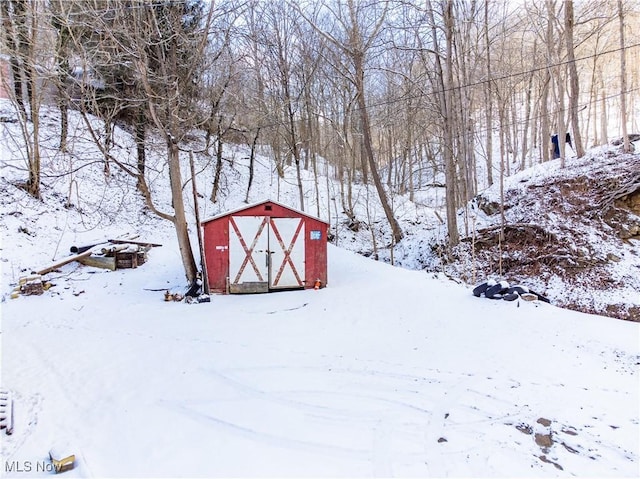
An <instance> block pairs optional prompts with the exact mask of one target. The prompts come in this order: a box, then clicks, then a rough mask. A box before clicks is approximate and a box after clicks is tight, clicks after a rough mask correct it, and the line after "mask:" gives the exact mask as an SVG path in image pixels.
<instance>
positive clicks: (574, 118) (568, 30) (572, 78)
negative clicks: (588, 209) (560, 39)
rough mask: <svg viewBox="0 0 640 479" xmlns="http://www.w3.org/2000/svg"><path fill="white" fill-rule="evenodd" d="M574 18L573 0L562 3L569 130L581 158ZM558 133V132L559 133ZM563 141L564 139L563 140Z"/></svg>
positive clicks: (577, 153) (578, 85) (582, 151)
mask: <svg viewBox="0 0 640 479" xmlns="http://www.w3.org/2000/svg"><path fill="white" fill-rule="evenodd" d="M574 23H575V18H574V14H573V0H565V2H564V30H565V40H566V42H567V59H568V67H569V85H570V89H569V118H570V122H571V129H572V130H573V144H574V145H575V150H576V156H577V157H578V158H581V157H583V156H584V147H583V146H582V134H581V132H580V122H579V121H578V120H579V117H578V110H579V105H578V102H579V99H580V81H579V78H578V68H577V67H576V54H575V50H574V40H573V25H574ZM559 133H560V132H559ZM563 141H564V139H563Z"/></svg>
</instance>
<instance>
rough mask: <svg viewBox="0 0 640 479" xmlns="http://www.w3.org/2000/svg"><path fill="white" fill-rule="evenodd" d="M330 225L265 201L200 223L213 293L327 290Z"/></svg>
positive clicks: (300, 212)
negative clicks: (321, 288)
mask: <svg viewBox="0 0 640 479" xmlns="http://www.w3.org/2000/svg"><path fill="white" fill-rule="evenodd" d="M328 227H329V225H328V223H327V222H326V221H323V220H320V219H318V218H315V217H313V216H309V215H308V214H306V213H304V212H302V211H298V210H295V209H293V208H289V207H288V206H285V205H283V204H281V203H278V202H276V201H271V200H266V201H262V202H261V203H257V204H253V205H249V206H245V207H243V208H239V209H237V210H233V211H229V212H227V213H224V214H220V215H217V216H214V217H213V218H210V219H207V220H205V221H203V222H202V228H203V231H204V235H203V241H204V256H205V265H206V270H207V271H206V275H207V279H208V281H209V289H210V290H211V292H218V293H266V292H268V291H274V290H281V289H298V288H299V289H302V288H313V287H315V285H316V282H318V281H319V282H320V283H319V284H320V286H321V287H324V286H326V284H327V231H328Z"/></svg>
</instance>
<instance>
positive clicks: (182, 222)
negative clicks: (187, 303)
mask: <svg viewBox="0 0 640 479" xmlns="http://www.w3.org/2000/svg"><path fill="white" fill-rule="evenodd" d="M167 153H168V154H169V180H170V185H171V200H172V203H173V210H174V212H175V214H174V218H173V222H174V225H175V228H176V236H177V238H178V247H179V249H180V257H181V258H182V264H183V265H184V271H185V276H186V278H187V282H188V283H189V284H190V285H192V284H193V283H194V282H195V281H196V278H197V276H198V269H197V267H196V260H195V258H194V256H193V250H192V249H191V240H190V239H189V228H188V226H187V216H186V212H185V208H184V198H183V196H182V173H181V169H180V151H179V150H178V145H177V144H176V143H175V141H173V139H172V138H167Z"/></svg>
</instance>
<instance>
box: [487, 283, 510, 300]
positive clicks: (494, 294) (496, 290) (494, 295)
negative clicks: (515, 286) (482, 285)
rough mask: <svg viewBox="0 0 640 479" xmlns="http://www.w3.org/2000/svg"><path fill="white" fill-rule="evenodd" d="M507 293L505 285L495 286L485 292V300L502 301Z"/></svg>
mask: <svg viewBox="0 0 640 479" xmlns="http://www.w3.org/2000/svg"><path fill="white" fill-rule="evenodd" d="M504 291H505V288H504V285H503V284H501V283H498V284H494V285H493V286H491V287H490V288H487V290H486V291H485V292H484V296H485V298H489V299H500V298H502V293H503V292H504Z"/></svg>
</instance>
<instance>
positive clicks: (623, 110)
mask: <svg viewBox="0 0 640 479" xmlns="http://www.w3.org/2000/svg"><path fill="white" fill-rule="evenodd" d="M618 20H619V25H620V122H621V123H622V138H623V151H624V152H625V153H629V152H630V151H631V143H630V142H629V133H628V132H627V63H626V51H625V38H624V9H623V7H622V0H618Z"/></svg>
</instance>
